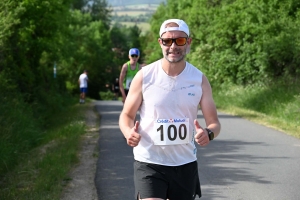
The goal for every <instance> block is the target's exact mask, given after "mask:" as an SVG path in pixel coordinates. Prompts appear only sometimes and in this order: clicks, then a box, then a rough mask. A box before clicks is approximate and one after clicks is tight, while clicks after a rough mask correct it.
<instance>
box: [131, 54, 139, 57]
mask: <svg viewBox="0 0 300 200" xmlns="http://www.w3.org/2000/svg"><path fill="white" fill-rule="evenodd" d="M137 57H139V56H138V55H135V54H132V55H131V58H137Z"/></svg>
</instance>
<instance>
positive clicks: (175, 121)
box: [156, 119, 186, 123]
mask: <svg viewBox="0 0 300 200" xmlns="http://www.w3.org/2000/svg"><path fill="white" fill-rule="evenodd" d="M156 122H157V123H182V122H186V119H158V120H156Z"/></svg>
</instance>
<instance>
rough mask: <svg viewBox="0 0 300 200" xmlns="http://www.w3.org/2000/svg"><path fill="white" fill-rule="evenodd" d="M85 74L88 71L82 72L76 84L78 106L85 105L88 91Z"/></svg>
mask: <svg viewBox="0 0 300 200" xmlns="http://www.w3.org/2000/svg"><path fill="white" fill-rule="evenodd" d="M87 74H88V71H87V70H84V71H83V73H82V74H81V75H80V76H79V79H78V84H79V88H80V99H79V103H80V104H82V103H85V97H86V93H87V89H88V81H89V79H88V76H87Z"/></svg>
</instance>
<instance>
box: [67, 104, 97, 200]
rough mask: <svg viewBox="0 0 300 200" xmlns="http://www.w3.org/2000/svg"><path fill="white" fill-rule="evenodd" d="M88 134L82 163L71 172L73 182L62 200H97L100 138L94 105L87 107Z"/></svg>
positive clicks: (84, 139) (83, 143)
mask: <svg viewBox="0 0 300 200" xmlns="http://www.w3.org/2000/svg"><path fill="white" fill-rule="evenodd" d="M86 107H87V110H86V115H85V118H86V124H87V126H88V130H87V133H86V134H85V135H84V137H83V140H82V146H81V151H80V152H79V159H80V162H79V163H78V165H76V166H75V167H74V169H73V170H72V171H71V172H70V178H71V180H70V181H69V182H68V185H67V186H66V188H65V190H64V192H63V194H62V198H61V200H97V199H98V197H97V191H96V187H95V182H94V179H95V173H96V162H97V155H98V153H97V152H98V151H97V142H98V138H99V116H98V114H97V113H96V111H95V110H94V103H93V102H92V103H89V104H88V105H86Z"/></svg>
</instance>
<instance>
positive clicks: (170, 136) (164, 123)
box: [151, 118, 190, 145]
mask: <svg viewBox="0 0 300 200" xmlns="http://www.w3.org/2000/svg"><path fill="white" fill-rule="evenodd" d="M151 135H152V140H153V142H154V145H176V144H187V143H189V141H190V140H189V119H188V118H182V119H157V120H156V121H155V123H154V130H153V134H151Z"/></svg>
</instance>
